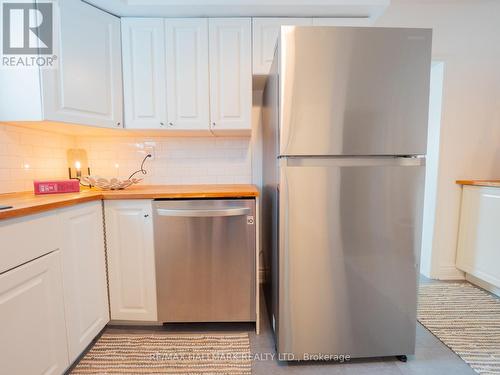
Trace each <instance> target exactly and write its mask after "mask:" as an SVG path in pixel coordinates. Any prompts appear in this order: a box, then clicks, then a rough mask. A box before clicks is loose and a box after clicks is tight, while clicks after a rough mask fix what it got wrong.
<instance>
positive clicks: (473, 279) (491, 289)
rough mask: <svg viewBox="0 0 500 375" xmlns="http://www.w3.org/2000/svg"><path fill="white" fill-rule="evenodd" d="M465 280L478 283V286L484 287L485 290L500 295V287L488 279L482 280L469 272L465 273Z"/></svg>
mask: <svg viewBox="0 0 500 375" xmlns="http://www.w3.org/2000/svg"><path fill="white" fill-rule="evenodd" d="M465 280H467V281H468V282H470V283H471V284H474V285H477V286H478V287H480V288H483V289H484V290H487V291H488V292H490V293H493V294H494V295H496V296H498V297H500V288H498V287H496V286H495V285H492V284H490V283H489V282H487V281H484V280H481V279H479V278H477V277H475V276H472V275H471V274H469V273H466V274H465Z"/></svg>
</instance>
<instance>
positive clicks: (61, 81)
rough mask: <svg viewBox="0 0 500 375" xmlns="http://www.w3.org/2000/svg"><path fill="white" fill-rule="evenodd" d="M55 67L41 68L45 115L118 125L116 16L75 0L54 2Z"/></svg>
mask: <svg viewBox="0 0 500 375" xmlns="http://www.w3.org/2000/svg"><path fill="white" fill-rule="evenodd" d="M60 9H61V17H60V20H61V30H60V47H61V48H60V52H59V53H60V56H59V69H58V70H43V71H42V86H43V103H44V107H45V118H46V119H47V120H53V121H62V122H70V123H78V124H88V125H96V126H103V127H120V126H121V125H122V110H123V108H122V72H121V46H120V20H119V18H118V17H114V16H112V15H110V14H108V13H105V12H103V11H101V10H99V9H96V8H94V7H92V6H90V5H88V4H85V3H83V2H81V1H77V0H71V1H67V0H65V1H64V2H60Z"/></svg>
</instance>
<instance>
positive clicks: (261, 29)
mask: <svg viewBox="0 0 500 375" xmlns="http://www.w3.org/2000/svg"><path fill="white" fill-rule="evenodd" d="M252 23H253V74H254V75H267V74H269V70H270V69H271V64H272V62H273V58H274V50H275V49H276V42H277V41H278V34H279V31H280V28H281V26H284V25H297V26H310V25H311V23H312V20H311V18H268V17H266V18H253V19H252Z"/></svg>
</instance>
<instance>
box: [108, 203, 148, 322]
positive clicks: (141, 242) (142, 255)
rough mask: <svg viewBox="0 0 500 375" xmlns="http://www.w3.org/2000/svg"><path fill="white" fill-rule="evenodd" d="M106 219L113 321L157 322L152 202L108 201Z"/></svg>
mask: <svg viewBox="0 0 500 375" xmlns="http://www.w3.org/2000/svg"><path fill="white" fill-rule="evenodd" d="M105 218H106V243H107V250H108V277H109V298H110V304H111V319H114V320H137V321H156V317H157V311H156V281H155V280H156V279H155V263H154V247H153V222H152V208H151V201H149V200H122V201H106V202H105Z"/></svg>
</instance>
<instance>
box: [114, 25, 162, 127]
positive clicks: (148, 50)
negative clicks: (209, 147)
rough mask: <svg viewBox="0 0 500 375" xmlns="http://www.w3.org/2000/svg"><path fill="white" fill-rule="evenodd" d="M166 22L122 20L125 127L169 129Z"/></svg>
mask: <svg viewBox="0 0 500 375" xmlns="http://www.w3.org/2000/svg"><path fill="white" fill-rule="evenodd" d="M163 25H164V23H163V19H155V18H122V51H123V91H124V105H125V127H126V128H133V129H158V128H162V127H166V125H167V124H166V122H167V101H166V79H165V35H164V30H163V27H164V26H163Z"/></svg>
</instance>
